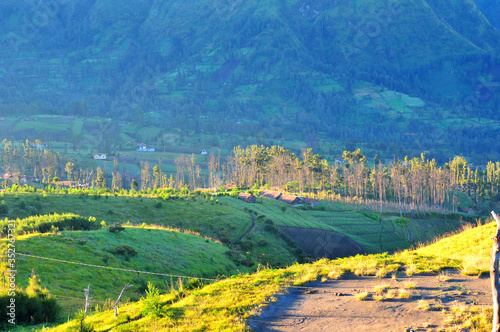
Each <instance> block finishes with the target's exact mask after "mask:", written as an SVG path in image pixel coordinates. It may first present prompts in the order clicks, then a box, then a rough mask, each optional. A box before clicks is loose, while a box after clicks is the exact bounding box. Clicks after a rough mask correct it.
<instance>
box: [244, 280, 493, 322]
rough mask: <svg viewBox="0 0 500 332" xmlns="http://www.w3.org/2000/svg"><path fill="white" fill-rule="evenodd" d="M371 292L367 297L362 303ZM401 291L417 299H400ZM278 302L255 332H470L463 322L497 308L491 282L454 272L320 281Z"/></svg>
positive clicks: (254, 320)
mask: <svg viewBox="0 0 500 332" xmlns="http://www.w3.org/2000/svg"><path fill="white" fill-rule="evenodd" d="M365 292H366V293H367V297H366V298H365V299H364V300H359V299H358V298H357V297H359V294H362V293H365ZM401 292H403V293H406V294H411V295H410V296H411V297H410V298H407V299H405V298H400V296H399V294H401ZM365 295H366V294H365ZM393 296H394V298H391V297H393ZM277 299H278V300H277V302H276V303H273V304H271V305H270V306H269V307H268V308H267V309H266V310H264V312H263V313H262V314H261V315H260V316H258V317H255V318H253V319H251V320H250V321H249V325H250V326H251V327H252V328H253V330H254V331H259V332H266V331H285V332H296V331H311V332H313V331H314V332H316V331H405V330H406V328H408V327H410V326H411V327H412V328H413V330H415V331H469V329H463V321H462V320H465V318H466V316H467V315H468V313H467V312H468V311H469V310H470V309H471V308H472V307H475V308H478V306H479V307H480V308H482V307H489V306H491V303H492V302H491V301H492V300H491V289H490V280H489V278H487V277H480V278H478V277H468V276H463V275H460V274H459V273H457V272H454V271H450V272H447V273H445V274H441V275H440V276H437V275H417V276H411V277H408V276H404V277H403V276H401V277H399V276H398V277H397V278H384V279H381V278H378V277H372V276H365V277H355V276H352V277H347V278H343V279H339V280H329V281H327V282H320V281H318V282H314V283H311V284H308V285H305V287H297V288H291V289H290V290H289V292H288V293H287V294H285V295H281V296H279V297H278V298H277ZM479 310H481V309H479ZM457 315H458V317H457ZM481 330H482V329H481Z"/></svg>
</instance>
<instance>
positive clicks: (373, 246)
mask: <svg viewBox="0 0 500 332" xmlns="http://www.w3.org/2000/svg"><path fill="white" fill-rule="evenodd" d="M312 213H313V215H314V216H315V218H317V219H318V220H320V221H321V222H322V223H324V224H327V225H330V226H331V228H332V229H333V230H335V231H337V232H340V233H342V234H345V235H347V236H349V237H350V238H351V239H352V240H354V241H356V242H357V243H359V244H360V245H361V246H362V247H363V248H364V249H365V250H366V251H367V252H368V253H375V252H381V251H390V252H392V251H394V250H396V249H400V248H407V247H408V246H409V245H411V243H410V242H409V241H406V240H405V238H404V237H403V236H402V233H403V232H402V231H401V232H396V229H395V226H394V224H393V223H391V222H388V221H381V222H379V221H375V220H373V219H370V218H368V217H366V216H365V215H363V214H361V213H358V212H354V211H347V212H334V213H332V212H320V211H315V212H312Z"/></svg>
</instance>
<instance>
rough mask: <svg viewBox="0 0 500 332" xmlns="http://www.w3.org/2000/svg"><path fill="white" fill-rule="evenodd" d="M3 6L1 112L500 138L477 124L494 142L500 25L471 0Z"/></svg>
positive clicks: (349, 137) (192, 126)
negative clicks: (149, 116)
mask: <svg viewBox="0 0 500 332" xmlns="http://www.w3.org/2000/svg"><path fill="white" fill-rule="evenodd" d="M478 3H479V5H480V7H479V8H481V9H483V10H484V11H485V12H488V13H490V14H489V15H487V16H488V17H489V18H490V19H491V17H492V16H491V11H492V10H494V8H495V7H492V6H493V5H488V4H486V2H484V3H483V2H480V1H479V2H478ZM0 15H1V20H0V28H1V31H2V32H1V33H0V40H1V42H2V43H1V45H2V47H1V51H0V77H1V82H0V100H1V102H2V105H1V106H0V113H1V114H3V115H5V114H7V115H8V114H12V113H16V114H37V113H52V114H72V115H78V116H92V115H99V116H105V117H113V118H120V119H127V120H133V121H136V122H138V123H141V122H142V119H143V113H144V112H146V111H159V112H160V113H161V114H162V118H161V121H160V122H159V124H161V125H162V126H163V128H180V129H183V130H188V129H189V130H195V131H203V132H205V133H210V132H212V133H221V132H230V131H231V130H232V129H231V127H232V126H231V124H234V122H235V121H237V120H238V119H242V118H243V119H250V120H251V121H255V122H254V123H253V126H249V127H247V128H245V130H246V132H248V133H249V134H250V135H251V136H254V137H255V136H258V135H260V136H263V137H266V138H279V137H289V138H295V137H297V136H300V138H301V139H302V140H304V139H305V138H306V137H310V136H311V135H313V136H323V137H327V138H328V139H333V140H337V141H340V143H341V144H345V143H346V142H348V141H349V142H351V143H352V142H359V143H363V142H368V141H369V142H371V143H377V142H394V144H395V145H396V146H402V145H405V146H409V145H413V147H412V149H415V151H420V152H421V151H422V150H431V149H433V148H437V146H436V144H441V143H443V142H444V143H443V144H445V145H446V147H444V146H441V147H438V148H439V149H445V148H446V149H447V150H448V151H452V152H453V153H466V154H471V153H472V151H471V150H474V152H475V153H479V154H481V155H488V154H491V153H494V151H496V150H495V148H494V147H493V146H491V144H486V145H484V144H477V142H474V139H473V138H472V136H474V137H477V138H489V137H491V138H492V140H493V142H492V144H494V141H498V140H497V138H498V136H499V135H498V130H497V125H496V122H488V121H487V123H486V124H482V123H481V119H483V120H484V119H488V120H494V121H496V120H498V117H499V115H498V112H497V110H498V105H499V99H500V98H499V97H498V95H499V94H498V93H495V88H494V85H492V84H489V83H491V82H495V81H496V80H497V78H498V77H499V75H500V74H499V73H500V71H499V70H498V68H499V66H498V63H499V61H498V59H497V58H495V57H492V54H495V53H496V52H497V51H498V49H499V45H500V32H499V31H498V30H497V29H495V28H494V27H493V26H492V25H491V24H490V22H489V21H488V19H487V18H486V17H485V16H484V15H483V14H482V13H481V12H480V11H479V9H478V7H477V6H476V5H475V4H474V2H473V1H472V0H454V1H438V0H428V1H424V0H411V1H404V2H400V1H387V2H373V1H368V0H363V1H341V0H335V1H333V0H322V1H315V2H307V1H277V0H275V1H262V0H260V1H234V2H230V1H224V0H218V1H207V0H197V1H190V2H184V1H180V0H168V1H167V0H161V1H152V0H144V1H129V0H124V1H120V5H117V3H116V2H114V1H109V0H68V1H56V0H54V1H49V2H47V3H38V4H35V5H34V4H33V3H31V2H23V1H21V2H20V1H14V0H7V1H2V3H1V4H0ZM485 78H486V79H485ZM485 82H486V83H485ZM373 89H375V91H376V92H377V93H372V92H373ZM387 91H388V93H389V96H387V95H384V94H382V97H383V98H384V100H382V101H381V102H379V101H377V100H375V99H376V97H377V96H378V92H384V93H385V92H387ZM393 91H394V92H396V93H405V94H407V95H409V96H412V97H418V98H420V99H421V101H418V102H417V103H412V102H404V101H403V102H401V100H398V97H394V98H392V97H391V96H394V95H393V94H392V92H393ZM396 96H400V95H396ZM379 97H380V96H379ZM370 102H372V103H371V104H370ZM402 114H404V115H402ZM443 118H445V120H448V119H458V120H459V121H457V122H456V123H455V122H454V123H448V122H446V121H445V122H446V123H443V124H436V123H434V121H436V120H438V121H439V120H442V119H443ZM467 119H479V125H477V126H476V125H474V126H469V125H468V122H467V123H466V120H467ZM228 121H229V122H228ZM278 124H279V125H278ZM442 127H444V128H445V129H444V130H443V128H442ZM472 131H474V134H472ZM408 133H410V134H412V135H413V134H415V136H416V137H415V140H413V141H412V142H410V144H408V142H407V141H408V137H407V135H406V134H408ZM429 133H431V134H433V135H434V137H432V139H431V140H430V141H428V138H429ZM4 134H5V135H8V134H10V132H9V131H6V132H4ZM405 135H406V136H405ZM457 137H459V138H460V139H458V140H457V139H456V138H457ZM14 138H16V137H14ZM485 146H486V147H485ZM497 150H498V149H497ZM382 152H383V151H382Z"/></svg>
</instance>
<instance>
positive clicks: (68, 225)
mask: <svg viewBox="0 0 500 332" xmlns="http://www.w3.org/2000/svg"><path fill="white" fill-rule="evenodd" d="M55 228H57V229H59V230H94V229H100V228H101V225H100V224H99V223H98V222H97V221H96V219H95V218H94V217H89V218H85V217H82V216H79V215H76V214H72V213H65V214H47V215H41V216H30V217H27V218H24V219H22V220H19V219H18V220H16V232H17V233H18V234H27V233H30V232H38V233H48V232H50V231H52V230H54V229H55ZM0 229H1V231H2V234H3V235H7V232H8V222H6V221H5V220H3V221H0Z"/></svg>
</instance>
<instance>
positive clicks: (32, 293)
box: [0, 274, 61, 326]
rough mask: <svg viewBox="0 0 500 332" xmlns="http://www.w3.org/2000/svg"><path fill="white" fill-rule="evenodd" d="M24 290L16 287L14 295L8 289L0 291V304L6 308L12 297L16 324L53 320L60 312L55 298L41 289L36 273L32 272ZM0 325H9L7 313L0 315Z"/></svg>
mask: <svg viewBox="0 0 500 332" xmlns="http://www.w3.org/2000/svg"><path fill="white" fill-rule="evenodd" d="M29 283H30V284H29V286H28V288H27V289H26V291H23V290H21V289H16V294H15V296H14V297H12V296H10V295H9V294H8V290H5V291H2V292H1V293H0V306H1V307H2V308H7V306H9V305H10V303H11V298H13V299H14V301H15V302H14V303H15V306H16V308H15V311H16V315H15V317H16V324H26V325H28V324H41V323H47V322H55V321H56V320H57V319H58V317H59V314H60V312H61V307H60V306H59V305H58V303H57V302H56V300H55V299H54V298H52V297H50V294H49V292H48V290H47V289H45V288H44V289H42V288H41V287H40V284H39V280H38V277H37V275H35V274H33V275H32V277H31V278H30V281H29ZM0 316H1V317H0V325H5V326H7V325H9V323H8V320H9V319H10V317H9V316H8V315H0Z"/></svg>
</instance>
